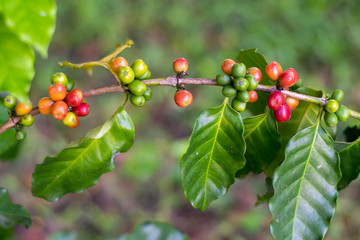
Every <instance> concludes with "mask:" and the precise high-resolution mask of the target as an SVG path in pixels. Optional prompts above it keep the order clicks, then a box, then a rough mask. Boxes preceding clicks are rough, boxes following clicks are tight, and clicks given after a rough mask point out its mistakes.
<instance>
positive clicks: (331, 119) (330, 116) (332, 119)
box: [324, 112, 338, 127]
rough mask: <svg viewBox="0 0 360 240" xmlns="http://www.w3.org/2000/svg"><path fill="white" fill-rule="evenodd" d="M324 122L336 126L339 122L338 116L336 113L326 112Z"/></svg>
mask: <svg viewBox="0 0 360 240" xmlns="http://www.w3.org/2000/svg"><path fill="white" fill-rule="evenodd" d="M324 122H325V124H326V126H328V127H335V126H336V125H337V124H338V118H337V116H336V114H335V113H329V112H325V115H324Z"/></svg>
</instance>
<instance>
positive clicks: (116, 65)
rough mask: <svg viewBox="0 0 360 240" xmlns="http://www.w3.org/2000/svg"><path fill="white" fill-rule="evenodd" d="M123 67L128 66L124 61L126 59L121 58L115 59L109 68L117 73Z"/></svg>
mask: <svg viewBox="0 0 360 240" xmlns="http://www.w3.org/2000/svg"><path fill="white" fill-rule="evenodd" d="M125 66H129V64H128V62H127V61H126V59H125V58H123V57H117V58H115V59H114V61H112V63H111V67H112V69H113V70H114V71H115V72H118V71H119V70H120V68H122V67H125Z"/></svg>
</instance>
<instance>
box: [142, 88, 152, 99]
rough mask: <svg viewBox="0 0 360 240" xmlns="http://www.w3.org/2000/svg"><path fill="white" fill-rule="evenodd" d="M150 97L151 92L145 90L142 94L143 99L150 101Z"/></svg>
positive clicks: (149, 89)
mask: <svg viewBox="0 0 360 240" xmlns="http://www.w3.org/2000/svg"><path fill="white" fill-rule="evenodd" d="M151 96H152V90H151V88H149V87H148V88H147V89H146V92H144V94H143V97H144V98H145V100H146V101H149V100H150V99H151Z"/></svg>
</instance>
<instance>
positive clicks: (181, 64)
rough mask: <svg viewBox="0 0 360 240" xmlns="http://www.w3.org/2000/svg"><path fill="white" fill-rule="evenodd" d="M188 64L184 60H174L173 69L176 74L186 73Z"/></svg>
mask: <svg viewBox="0 0 360 240" xmlns="http://www.w3.org/2000/svg"><path fill="white" fill-rule="evenodd" d="M188 67H189V64H188V62H187V60H186V59H185V58H178V59H175V60H174V62H173V69H174V72H175V73H176V74H179V73H181V72H183V73H186V72H187V70H188Z"/></svg>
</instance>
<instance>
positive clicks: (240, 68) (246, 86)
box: [216, 59, 262, 112]
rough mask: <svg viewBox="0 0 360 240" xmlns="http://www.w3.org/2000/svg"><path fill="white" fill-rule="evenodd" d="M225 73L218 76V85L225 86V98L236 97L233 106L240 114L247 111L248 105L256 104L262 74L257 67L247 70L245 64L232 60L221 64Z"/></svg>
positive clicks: (223, 91) (223, 89)
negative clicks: (257, 89) (250, 103)
mask: <svg viewBox="0 0 360 240" xmlns="http://www.w3.org/2000/svg"><path fill="white" fill-rule="evenodd" d="M221 69H222V71H223V72H224V73H222V74H218V75H216V83H217V84H218V85H220V86H223V88H222V93H223V95H224V96H225V97H234V98H233V99H232V102H231V106H232V108H233V109H235V110H236V111H238V112H243V111H245V109H246V103H248V102H256V101H257V99H258V95H257V92H256V91H255V89H256V88H257V86H258V84H259V82H260V81H261V79H262V73H261V71H260V69H258V68H257V67H251V68H248V69H247V68H246V66H245V64H244V63H236V62H235V61H234V60H232V59H225V60H224V61H223V62H222V63H221Z"/></svg>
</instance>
